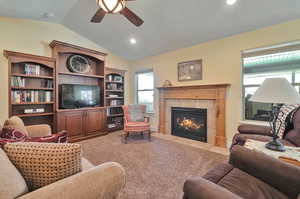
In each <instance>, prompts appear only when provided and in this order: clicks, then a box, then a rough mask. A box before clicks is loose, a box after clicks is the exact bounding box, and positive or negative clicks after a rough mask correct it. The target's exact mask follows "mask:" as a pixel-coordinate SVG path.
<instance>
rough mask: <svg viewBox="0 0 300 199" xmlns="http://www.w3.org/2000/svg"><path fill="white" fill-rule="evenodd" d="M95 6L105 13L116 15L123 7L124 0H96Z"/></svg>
mask: <svg viewBox="0 0 300 199" xmlns="http://www.w3.org/2000/svg"><path fill="white" fill-rule="evenodd" d="M97 4H98V5H99V6H100V7H101V8H102V9H103V10H104V11H105V12H107V13H118V12H120V11H121V10H123V8H124V7H125V0H97Z"/></svg>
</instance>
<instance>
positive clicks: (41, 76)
mask: <svg viewBox="0 0 300 199" xmlns="http://www.w3.org/2000/svg"><path fill="white" fill-rule="evenodd" d="M11 76H16V77H28V78H37V79H54V77H51V76H43V75H26V74H20V73H12V74H11Z"/></svg>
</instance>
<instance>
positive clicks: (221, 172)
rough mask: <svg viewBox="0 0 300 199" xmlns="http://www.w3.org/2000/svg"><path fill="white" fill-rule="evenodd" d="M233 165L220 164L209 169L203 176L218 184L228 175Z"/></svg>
mask: <svg viewBox="0 0 300 199" xmlns="http://www.w3.org/2000/svg"><path fill="white" fill-rule="evenodd" d="M232 169H233V166H232V165H231V164H228V163H224V164H219V165H217V166H216V167H215V168H213V169H211V170H209V171H208V172H207V173H206V174H205V175H204V176H203V178H204V179H206V180H209V181H211V182H213V183H215V184H217V183H218V182H219V181H220V180H221V179H222V178H223V177H224V176H226V175H227V174H228V173H229V172H230V171H231V170H232Z"/></svg>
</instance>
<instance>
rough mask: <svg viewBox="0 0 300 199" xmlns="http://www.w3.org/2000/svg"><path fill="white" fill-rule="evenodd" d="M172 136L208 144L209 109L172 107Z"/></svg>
mask: <svg viewBox="0 0 300 199" xmlns="http://www.w3.org/2000/svg"><path fill="white" fill-rule="evenodd" d="M171 111H172V112H171V118H172V129H171V131H172V135H175V136H179V137H184V138H189V139H193V140H198V141H201V142H207V109H200V108H182V107H172V109H171Z"/></svg>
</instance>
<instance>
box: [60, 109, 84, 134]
mask: <svg viewBox="0 0 300 199" xmlns="http://www.w3.org/2000/svg"><path fill="white" fill-rule="evenodd" d="M57 124H58V130H59V131H61V130H66V131H68V136H69V137H75V136H82V135H84V125H85V124H84V112H83V111H76V112H75V111H74V112H65V113H58V114H57Z"/></svg>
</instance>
